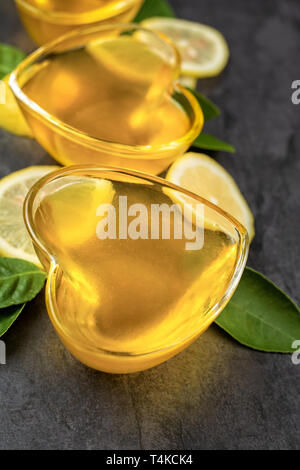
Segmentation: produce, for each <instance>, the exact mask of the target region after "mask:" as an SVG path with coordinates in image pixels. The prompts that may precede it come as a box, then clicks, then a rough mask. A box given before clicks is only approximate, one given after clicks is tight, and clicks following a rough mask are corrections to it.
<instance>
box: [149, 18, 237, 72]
mask: <svg viewBox="0 0 300 470" xmlns="http://www.w3.org/2000/svg"><path fill="white" fill-rule="evenodd" d="M141 25H142V26H143V27H144V28H148V29H151V30H154V31H159V32H160V33H163V34H165V35H166V36H168V37H169V38H170V39H171V40H172V41H173V43H174V44H175V46H176V47H177V49H178V51H179V53H180V56H181V73H182V74H183V75H187V76H190V77H196V78H205V77H213V76H215V75H218V74H219V73H220V72H221V71H222V70H223V69H224V67H225V66H226V64H227V62H228V59H229V48H228V45H227V42H226V40H225V38H224V36H223V35H222V34H221V33H220V32H219V31H218V30H216V29H214V28H212V27H210V26H207V25H204V24H201V23H194V22H192V21H187V20H181V19H176V18H158V17H157V18H156V17H155V18H148V19H147V20H144V21H143V22H142V23H141Z"/></svg>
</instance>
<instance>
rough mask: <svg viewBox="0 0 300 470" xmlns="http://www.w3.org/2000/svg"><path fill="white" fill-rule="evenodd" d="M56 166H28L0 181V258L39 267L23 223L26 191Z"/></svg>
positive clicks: (55, 168)
mask: <svg viewBox="0 0 300 470" xmlns="http://www.w3.org/2000/svg"><path fill="white" fill-rule="evenodd" d="M58 168H59V167H56V166H32V167H29V168H25V169H24V170H20V171H16V172H14V173H11V174H10V175H8V176H6V177H5V178H2V179H1V180H0V254H1V255H2V256H8V257H14V258H22V259H25V260H27V261H31V262H32V263H35V264H40V262H39V260H38V258H37V256H36V254H35V251H34V248H33V245H32V243H31V239H30V237H29V235H28V233H27V230H26V227H25V224H24V221H23V202H24V199H25V197H26V194H27V192H28V190H29V189H30V188H31V186H32V185H33V184H34V183H35V182H36V181H37V180H38V179H40V178H42V176H44V175H45V174H47V173H50V172H51V171H54V170H57V169H58Z"/></svg>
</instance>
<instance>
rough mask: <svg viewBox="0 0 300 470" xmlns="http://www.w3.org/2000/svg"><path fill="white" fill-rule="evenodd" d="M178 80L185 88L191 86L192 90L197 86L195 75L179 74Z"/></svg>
mask: <svg viewBox="0 0 300 470" xmlns="http://www.w3.org/2000/svg"><path fill="white" fill-rule="evenodd" d="M178 80H179V83H181V85H183V86H185V87H187V88H191V89H192V90H195V89H196V87H197V78H195V77H188V76H187V75H181V76H180V77H179V79H178Z"/></svg>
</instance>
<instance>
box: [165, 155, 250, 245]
mask: <svg viewBox="0 0 300 470" xmlns="http://www.w3.org/2000/svg"><path fill="white" fill-rule="evenodd" d="M166 179H167V180H168V181H170V182H172V183H174V184H177V185H179V186H181V187H183V188H185V189H188V190H189V191H191V192H193V193H195V194H198V195H199V196H202V197H203V198H205V199H207V200H208V201H210V202H212V203H213V204H215V205H217V206H219V207H220V208H221V209H223V210H224V211H226V212H228V214H230V215H232V216H233V217H234V218H235V219H237V220H238V221H239V222H240V223H241V224H242V225H244V227H245V228H246V229H247V231H248V234H249V239H250V241H251V240H252V239H253V237H254V235H255V230H254V218H253V215H252V212H251V210H250V208H249V206H248V204H247V202H246V200H245V199H244V197H243V195H242V193H241V192H240V190H239V188H238V186H237V184H236V183H235V181H234V179H233V178H232V177H231V176H230V175H229V173H227V171H226V170H225V169H224V168H223V167H222V166H221V165H219V163H217V162H216V161H215V160H213V159H212V158H210V157H208V156H207V155H205V154H202V153H193V152H189V153H186V154H185V155H183V156H182V157H181V158H179V160H177V161H176V162H175V163H173V165H172V166H171V167H170V169H169V171H168V173H167V176H166Z"/></svg>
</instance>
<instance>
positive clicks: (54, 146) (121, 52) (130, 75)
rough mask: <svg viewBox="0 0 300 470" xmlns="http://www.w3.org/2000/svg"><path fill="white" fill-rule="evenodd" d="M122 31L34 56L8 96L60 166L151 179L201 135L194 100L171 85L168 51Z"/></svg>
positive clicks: (156, 41) (174, 65) (173, 57)
mask: <svg viewBox="0 0 300 470" xmlns="http://www.w3.org/2000/svg"><path fill="white" fill-rule="evenodd" d="M128 28H129V30H128ZM128 28H126V29H125V30H124V31H123V29H122V30H121V31H122V32H120V34H119V35H115V34H112V36H110V37H106V38H103V37H102V38H100V39H96V40H95V39H93V40H92V41H87V44H86V45H84V46H82V47H76V48H74V47H73V48H71V49H70V50H69V49H67V50H64V51H61V47H62V46H61V45H59V49H60V52H57V51H56V53H53V54H50V51H49V53H46V54H45V55H42V57H40V53H39V52H38V55H37V56H36V57H35V58H33V59H32V60H31V59H29V60H28V61H27V64H26V63H25V65H23V68H22V67H21V69H20V70H19V72H18V71H17V75H18V83H19V84H20V83H22V86H21V90H20V89H17V90H16V85H13V90H14V92H15V94H16V96H17V98H18V99H19V100H20V104H21V107H22V109H23V111H24V113H25V117H26V118H27V121H28V122H29V124H30V126H31V128H32V129H33V133H34V135H35V137H36V139H37V140H38V141H39V142H40V143H41V145H43V146H44V147H45V148H46V149H47V150H48V152H49V153H50V154H52V155H53V156H54V157H55V158H56V159H57V160H58V161H59V162H60V163H62V164H64V165H70V164H78V163H81V164H88V163H94V164H95V163H96V164H106V165H114V166H121V167H123V168H133V169H137V170H142V171H145V172H147V173H152V174H157V173H159V172H161V171H162V170H164V169H165V168H166V167H167V166H168V165H169V164H170V163H171V162H172V161H173V160H174V159H175V158H176V157H177V156H178V155H180V154H182V153H183V152H184V151H185V150H186V149H187V147H188V146H189V145H190V144H191V143H192V141H193V140H194V138H195V137H196V136H197V135H198V134H199V132H200V130H201V127H202V125H203V115H202V112H201V109H200V107H199V105H198V103H197V101H196V100H195V98H194V97H193V96H192V94H191V93H189V92H188V91H187V90H185V89H184V88H182V87H180V85H177V84H176V81H175V80H176V78H177V76H178V73H179V63H178V56H177V54H176V51H175V50H174V48H173V46H172V45H171V44H169V43H168V42H166V41H164V40H163V39H161V38H160V37H159V36H157V35H156V34H155V33H152V32H150V31H149V32H147V31H144V30H139V29H138V28H135V27H128ZM124 32H125V34H124ZM73 40H74V38H72V41H73ZM70 41H71V39H70ZM35 59H36V60H35ZM37 59H39V60H37ZM28 64H30V65H28ZM26 65H27V66H26ZM17 86H18V85H17ZM29 100H30V101H29Z"/></svg>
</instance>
